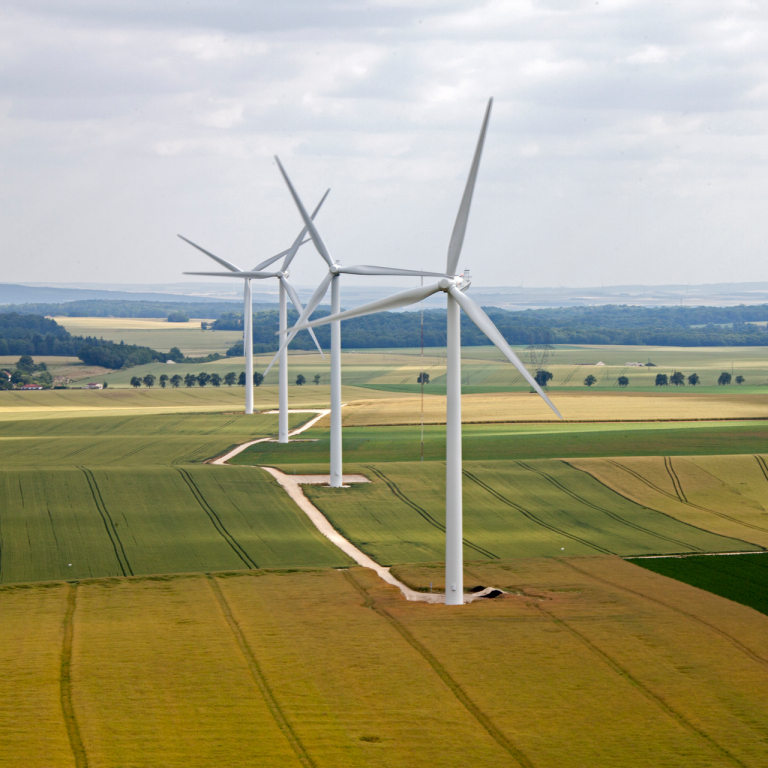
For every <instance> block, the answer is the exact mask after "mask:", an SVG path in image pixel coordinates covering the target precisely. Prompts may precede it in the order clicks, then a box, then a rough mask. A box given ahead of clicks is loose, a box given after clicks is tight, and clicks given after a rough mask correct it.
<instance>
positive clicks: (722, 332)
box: [213, 305, 768, 357]
mask: <svg viewBox="0 0 768 768" xmlns="http://www.w3.org/2000/svg"><path fill="white" fill-rule="evenodd" d="M484 309H485V311H486V313H487V314H488V316H489V317H490V318H491V320H493V322H494V323H495V324H496V326H497V327H498V328H499V330H500V331H501V333H502V335H503V336H504V338H505V339H506V340H507V342H508V343H510V344H623V345H630V346H636V345H650V346H680V347H702V346H706V347H722V346H768V333H766V332H765V331H764V330H762V327H761V326H756V325H751V324H749V322H752V321H755V322H759V321H761V320H762V321H768V305H760V306H756V307H747V306H743V307H629V306H616V305H609V306H603V307H564V308H557V309H527V310H523V311H510V310H504V309H498V308H496V307H485V308H484ZM327 315H328V311H327V310H318V311H316V312H315V313H314V314H313V315H312V317H311V319H313V320H314V319H318V318H320V317H325V316H327ZM297 319H298V313H297V312H295V311H294V310H292V311H289V313H288V323H289V325H292V324H293V323H295V322H296V320H297ZM748 321H749V322H748ZM253 322H254V329H253V342H254V343H253V348H254V352H256V353H257V354H258V353H265V352H273V351H275V350H276V349H277V348H278V340H277V335H276V334H277V330H278V327H279V318H278V313H277V311H276V310H269V311H262V312H254V315H253ZM242 328H243V313H242V312H227V313H224V314H222V315H221V316H220V317H219V319H218V320H216V322H215V323H214V324H213V329H214V330H242ZM315 333H316V335H317V338H318V341H319V342H320V345H321V346H322V347H324V348H328V347H329V346H330V328H329V326H321V327H319V328H316V329H315ZM461 337H462V338H461V340H462V344H463V345H464V346H483V345H487V344H490V343H491V342H490V340H489V339H488V337H487V336H486V335H485V334H484V333H482V332H481V331H480V330H479V329H478V328H477V326H476V325H475V324H474V323H473V322H472V321H471V320H470V319H469V318H468V317H466V316H464V315H462V318H461ZM421 338H422V330H421V312H418V311H417V312H381V313H378V314H375V315H367V316H366V317H358V318H353V319H352V320H345V321H344V332H343V333H342V347H344V348H345V349H382V348H393V349H395V348H402V347H418V346H420V344H421ZM445 344H446V314H445V310H440V309H430V310H426V311H425V312H424V346H426V347H443V346H445ZM291 347H292V348H293V349H305V350H309V349H312V348H313V347H314V343H313V342H312V339H311V338H310V336H309V334H308V333H307V332H306V331H302V332H300V333H299V334H297V336H296V337H295V338H294V340H293V341H292V342H291ZM242 354H243V343H242V341H239V342H237V344H235V345H233V346H232V347H231V348H230V349H229V350H228V351H227V355H228V356H230V357H235V356H240V355H242Z"/></svg>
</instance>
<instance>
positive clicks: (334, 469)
mask: <svg viewBox="0 0 768 768" xmlns="http://www.w3.org/2000/svg"><path fill="white" fill-rule="evenodd" d="M275 161H276V162H277V167H278V168H279V169H280V173H281V174H282V175H283V178H284V179H285V183H286V184H287V185H288V189H289V191H290V193H291V197H293V201H294V202H295V203H296V207H297V208H298V209H299V213H300V214H301V218H302V219H303V220H304V226H305V228H306V231H307V232H308V233H309V236H310V238H311V239H312V242H313V243H314V245H315V248H316V249H317V252H318V253H319V254H320V256H322V257H323V259H324V260H325V263H326V264H327V265H328V274H327V275H326V276H325V278H324V279H323V281H322V282H321V283H320V285H319V286H318V287H317V290H316V291H315V293H314V295H313V296H312V298H311V299H310V300H309V301H308V302H307V306H306V307H305V308H304V311H303V312H302V313H301V314H300V316H299V319H298V321H297V323H296V325H295V326H294V327H293V330H291V332H290V333H289V335H288V336H287V337H285V339H284V340H283V341H282V344H281V346H280V350H279V351H278V353H277V355H275V358H274V359H273V360H272V362H271V363H270V364H269V366H267V370H266V371H264V375H265V376H266V375H267V373H269V370H270V368H271V367H272V366H273V365H274V362H275V360H276V359H277V357H278V355H280V354H283V353H284V351H285V349H286V347H287V346H288V344H289V343H290V342H291V339H293V337H294V336H295V335H296V333H297V332H298V331H297V330H296V327H297V326H298V325H299V323H303V322H304V321H306V320H307V318H308V317H309V316H310V315H311V314H312V313H313V312H314V311H315V309H317V307H318V305H319V304H320V302H321V301H322V300H323V297H324V296H325V294H326V293H327V291H328V287H329V286H330V288H331V313H332V314H338V313H339V312H340V311H341V298H340V283H339V278H340V276H341V275H397V276H406V277H443V276H444V274H445V273H443V272H423V271H420V270H414V269H396V268H393V267H372V266H370V265H367V264H362V265H358V266H354V267H342V266H341V264H339V262H337V261H334V260H333V259H332V258H331V254H330V252H329V251H328V248H327V246H326V245H325V243H324V242H323V238H322V237H321V236H320V233H319V232H318V231H317V227H315V225H314V222H313V217H311V216H309V215H308V214H307V210H306V208H305V207H304V204H303V203H302V202H301V199H300V198H299V195H298V194H297V192H296V190H295V189H294V187H293V184H291V180H290V179H289V178H288V174H287V173H286V172H285V169H284V168H283V166H282V163H281V162H280V159H279V158H278V157H277V156H275ZM341 484H342V456H341V323H339V322H333V323H331V487H332V488H340V487H341Z"/></svg>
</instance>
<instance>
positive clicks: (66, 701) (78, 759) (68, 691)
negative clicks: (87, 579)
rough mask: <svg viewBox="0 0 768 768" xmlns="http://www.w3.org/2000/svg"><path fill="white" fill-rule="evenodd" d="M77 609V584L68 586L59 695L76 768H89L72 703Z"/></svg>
mask: <svg viewBox="0 0 768 768" xmlns="http://www.w3.org/2000/svg"><path fill="white" fill-rule="evenodd" d="M76 607H77V584H76V583H75V584H68V585H67V607H66V610H65V611H64V626H63V635H64V637H63V640H62V644H61V667H60V671H59V691H60V693H59V695H60V698H61V711H62V713H63V715H64V726H65V728H66V730H67V737H68V738H69V745H70V747H71V749H72V755H73V757H74V758H75V768H88V755H87V754H86V751H85V747H84V746H83V739H82V737H81V736H80V726H79V725H78V724H77V718H76V717H75V707H74V704H73V703H72V640H73V638H74V632H75V621H74V620H75V608H76Z"/></svg>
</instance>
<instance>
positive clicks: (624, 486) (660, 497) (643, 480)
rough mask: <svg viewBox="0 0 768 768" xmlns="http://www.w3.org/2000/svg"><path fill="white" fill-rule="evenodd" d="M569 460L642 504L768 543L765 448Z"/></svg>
mask: <svg viewBox="0 0 768 768" xmlns="http://www.w3.org/2000/svg"><path fill="white" fill-rule="evenodd" d="M568 463H569V464H571V465H572V466H574V467H577V468H579V469H581V470H583V471H584V472H588V473H589V474H591V475H592V476H593V477H595V478H596V479H598V480H599V481H600V482H601V483H603V484H604V485H605V486H607V487H609V488H612V489H613V490H615V491H616V492H617V493H620V494H621V495H622V496H624V497H626V498H628V499H632V500H633V501H635V502H637V503H638V504H643V505H645V506H647V507H650V508H651V509H657V510H659V511H660V512H664V513H665V514H667V515H670V516H672V517H675V518H677V519H678V520H682V521H685V522H686V523H689V524H690V525H695V526H699V527H701V528H705V529H706V530H709V531H714V532H716V533H718V534H720V535H722V536H733V537H736V538H743V539H747V540H749V541H751V542H754V543H755V544H759V545H760V546H762V547H768V465H767V464H766V458H765V457H763V455H762V454H756V455H750V456H695V457H674V458H671V457H648V458H620V459H578V460H576V459H570V460H569V462H568Z"/></svg>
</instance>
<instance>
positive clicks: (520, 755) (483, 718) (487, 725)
mask: <svg viewBox="0 0 768 768" xmlns="http://www.w3.org/2000/svg"><path fill="white" fill-rule="evenodd" d="M342 575H343V576H344V578H345V579H347V581H348V582H349V583H350V584H352V586H353V587H354V588H355V589H356V590H357V592H358V593H359V594H360V595H361V596H362V598H363V600H364V601H365V606H366V607H367V608H370V609H371V610H372V611H374V612H375V613H377V614H379V616H381V617H382V618H383V619H384V620H385V621H386V622H387V623H388V624H389V625H390V626H391V627H392V628H393V629H394V630H395V631H396V632H397V633H398V634H399V635H400V636H401V637H402V638H403V640H405V642H406V643H408V645H410V646H411V648H413V649H414V650H415V651H416V652H417V653H418V654H419V655H420V656H421V657H422V658H423V659H424V661H426V662H427V664H429V666H430V667H431V668H432V671H433V672H434V673H435V674H436V675H437V676H438V677H439V678H440V679H441V680H442V681H443V683H444V684H445V686H446V687H447V688H448V689H449V690H450V691H451V693H452V694H453V695H454V696H455V697H456V698H457V699H458V701H459V703H460V704H461V705H462V706H463V707H464V709H466V710H467V712H469V714H470V715H471V716H472V717H473V718H474V719H475V720H476V721H477V722H478V724H479V725H480V726H481V727H482V728H483V730H484V731H485V732H486V733H487V734H488V735H489V736H490V737H491V738H492V739H493V740H494V741H495V742H496V743H497V744H498V745H499V746H500V747H501V748H502V749H503V750H504V751H505V752H507V754H509V755H510V756H511V757H512V758H513V759H514V760H515V761H516V762H517V763H518V765H520V766H522V768H534V764H533V763H532V762H531V760H530V759H529V758H528V756H527V755H526V754H525V753H524V752H523V751H522V750H521V749H520V747H518V746H517V745H516V744H514V743H513V742H512V741H510V740H509V739H508V738H507V737H506V736H505V735H504V734H503V733H502V732H501V731H500V730H499V728H498V727H497V726H496V725H494V723H493V721H492V720H491V719H490V717H488V715H486V714H485V712H483V711H482V710H481V709H480V708H479V707H478V706H477V704H475V702H474V701H472V699H470V698H469V696H468V695H467V694H466V693H465V691H464V689H463V688H462V687H461V686H460V685H459V683H457V682H456V681H455V680H454V679H453V678H452V677H451V675H450V673H449V672H448V670H447V669H446V668H445V667H444V666H443V665H442V664H441V663H440V662H439V661H438V660H437V658H436V657H435V655H434V654H433V653H432V652H431V651H430V650H428V649H427V647H426V646H424V645H423V644H422V643H420V642H419V641H418V640H417V639H416V638H415V637H414V636H413V635H412V634H411V632H409V631H408V629H407V628H406V627H405V626H404V625H403V624H402V623H400V622H399V621H398V620H397V619H396V618H395V617H394V616H393V615H392V614H391V613H389V611H387V610H386V608H382V607H381V606H379V605H377V604H376V600H375V599H374V598H373V597H371V595H370V594H368V592H367V590H366V589H365V587H364V586H363V585H362V584H360V583H359V582H358V581H357V579H355V577H354V576H353V575H352V573H351V572H350V571H348V570H347V571H343V572H342Z"/></svg>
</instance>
